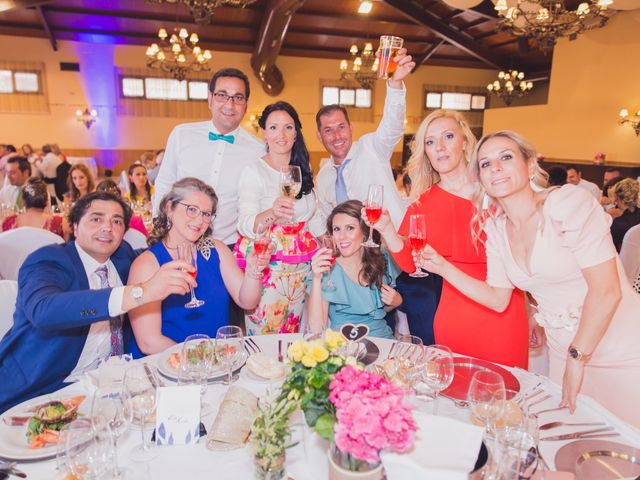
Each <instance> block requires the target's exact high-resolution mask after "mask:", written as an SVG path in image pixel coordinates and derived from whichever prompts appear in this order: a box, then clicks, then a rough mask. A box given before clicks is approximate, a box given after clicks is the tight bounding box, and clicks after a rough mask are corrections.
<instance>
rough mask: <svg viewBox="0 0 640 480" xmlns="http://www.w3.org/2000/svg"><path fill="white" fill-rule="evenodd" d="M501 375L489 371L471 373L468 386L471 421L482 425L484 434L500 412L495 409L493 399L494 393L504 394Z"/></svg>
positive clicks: (488, 430) (488, 431)
mask: <svg viewBox="0 0 640 480" xmlns="http://www.w3.org/2000/svg"><path fill="white" fill-rule="evenodd" d="M504 389H505V388H504V379H503V378H502V375H500V374H499V373H497V372H493V371H491V370H478V371H476V372H474V373H473V376H472V377H471V383H470V384H469V393H468V400H469V405H470V407H471V415H472V421H473V422H474V423H476V424H478V423H479V424H480V425H483V426H484V427H485V430H486V433H490V432H491V426H492V424H493V422H494V421H495V419H496V418H498V417H499V416H500V415H501V414H502V412H500V411H499V409H497V408H496V405H495V403H494V398H495V396H496V392H500V391H502V392H504Z"/></svg>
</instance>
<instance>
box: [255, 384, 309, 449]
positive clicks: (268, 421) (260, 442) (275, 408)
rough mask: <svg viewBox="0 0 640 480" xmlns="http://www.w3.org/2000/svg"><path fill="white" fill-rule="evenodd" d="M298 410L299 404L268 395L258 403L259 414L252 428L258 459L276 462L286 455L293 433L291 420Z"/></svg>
mask: <svg viewBox="0 0 640 480" xmlns="http://www.w3.org/2000/svg"><path fill="white" fill-rule="evenodd" d="M297 408H298V404H297V402H295V401H293V400H289V399H287V398H286V397H285V398H282V397H281V396H279V397H278V398H275V399H274V398H273V397H272V396H270V395H267V396H266V397H265V398H263V399H261V400H260V401H259V402H258V414H257V416H256V418H255V420H254V421H253V425H252V427H251V445H252V447H253V453H254V455H255V456H256V457H257V458H260V459H264V460H266V461H267V462H274V461H276V460H277V459H278V458H279V457H281V456H282V455H284V453H285V449H287V448H289V447H291V446H293V445H288V444H287V442H289V440H290V437H291V433H290V431H289V420H290V418H291V415H292V414H293V412H295V411H296V409H297Z"/></svg>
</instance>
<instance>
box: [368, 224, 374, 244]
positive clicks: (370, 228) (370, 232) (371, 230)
mask: <svg viewBox="0 0 640 480" xmlns="http://www.w3.org/2000/svg"><path fill="white" fill-rule="evenodd" d="M367 242H368V243H371V242H373V225H371V226H370V227H369V238H368V239H367Z"/></svg>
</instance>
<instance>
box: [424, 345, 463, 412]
mask: <svg viewBox="0 0 640 480" xmlns="http://www.w3.org/2000/svg"><path fill="white" fill-rule="evenodd" d="M419 371H420V379H421V380H422V381H423V382H424V383H425V384H426V385H427V386H428V387H429V388H430V390H431V391H432V392H433V393H434V402H433V414H434V415H437V414H438V397H439V395H440V392H442V391H443V390H445V389H447V388H448V387H449V385H451V382H452V381H453V376H454V373H455V370H454V364H453V353H452V352H451V349H450V348H449V347H446V346H445V345H437V344H436V345H429V346H427V347H425V348H424V353H423V354H422V357H421V358H420V361H419Z"/></svg>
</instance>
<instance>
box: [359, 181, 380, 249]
mask: <svg viewBox="0 0 640 480" xmlns="http://www.w3.org/2000/svg"><path fill="white" fill-rule="evenodd" d="M383 194H384V187H383V186H382V185H375V184H371V185H369V191H368V192H367V203H366V205H365V212H366V213H367V220H368V221H369V224H370V225H371V226H370V227H369V238H368V239H367V241H366V242H364V243H363V244H362V245H363V246H365V247H371V248H376V247H379V246H380V245H378V244H377V243H376V242H374V241H373V225H374V224H375V223H376V222H377V221H378V220H380V216H381V215H382V199H383V196H384V195H383Z"/></svg>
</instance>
